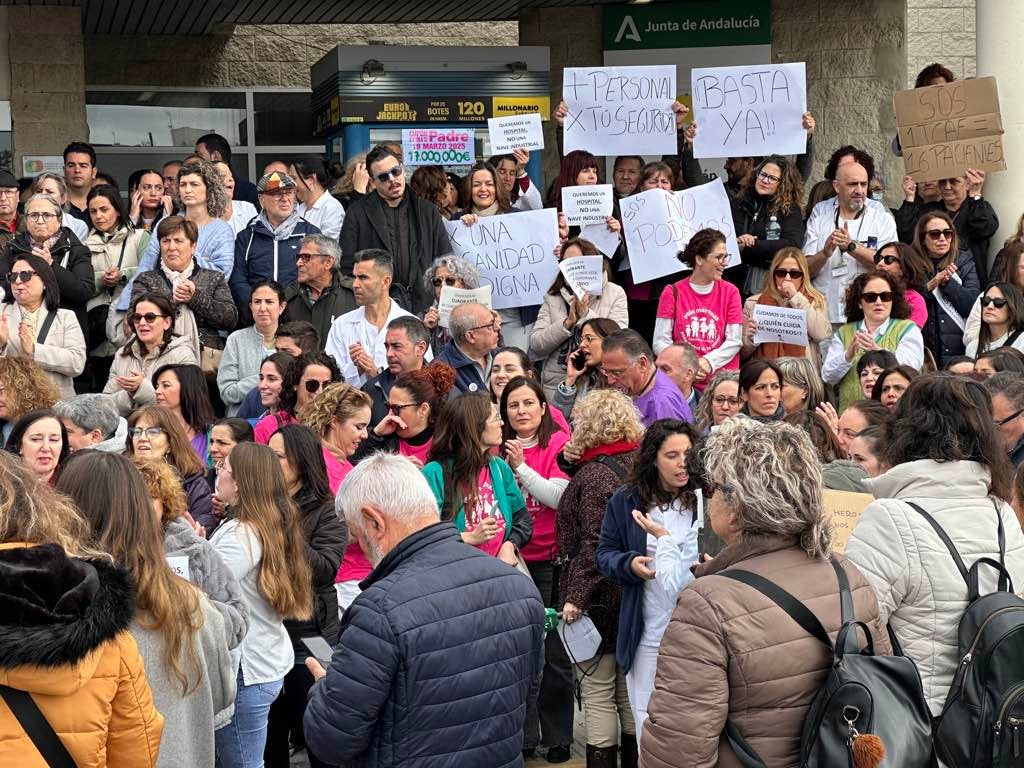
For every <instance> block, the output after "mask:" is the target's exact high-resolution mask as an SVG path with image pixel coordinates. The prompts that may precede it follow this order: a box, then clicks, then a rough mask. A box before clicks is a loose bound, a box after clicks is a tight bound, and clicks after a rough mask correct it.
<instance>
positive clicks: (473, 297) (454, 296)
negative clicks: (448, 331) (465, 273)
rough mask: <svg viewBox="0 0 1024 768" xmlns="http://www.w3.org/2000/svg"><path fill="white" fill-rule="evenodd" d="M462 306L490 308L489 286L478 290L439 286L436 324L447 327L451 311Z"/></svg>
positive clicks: (482, 286)
mask: <svg viewBox="0 0 1024 768" xmlns="http://www.w3.org/2000/svg"><path fill="white" fill-rule="evenodd" d="M463 304H483V305H484V306H485V307H487V308H488V309H490V307H491V286H489V285H481V286H480V287H479V288H455V287H453V286H450V285H442V286H441V297H440V298H439V299H438V300H437V315H438V320H437V324H438V325H440V326H441V327H442V328H447V327H448V319H449V318H450V317H451V316H452V310H453V309H455V308H456V307H461V306H462V305H463Z"/></svg>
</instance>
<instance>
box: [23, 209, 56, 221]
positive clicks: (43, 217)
mask: <svg viewBox="0 0 1024 768" xmlns="http://www.w3.org/2000/svg"><path fill="white" fill-rule="evenodd" d="M25 218H26V219H28V220H29V221H50V220H51V219H56V218H57V214H56V213H49V212H47V211H32V213H26V214H25Z"/></svg>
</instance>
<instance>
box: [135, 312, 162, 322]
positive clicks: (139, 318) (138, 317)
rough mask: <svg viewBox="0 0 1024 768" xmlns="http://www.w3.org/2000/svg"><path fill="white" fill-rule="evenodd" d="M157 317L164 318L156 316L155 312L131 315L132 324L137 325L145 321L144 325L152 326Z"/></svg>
mask: <svg viewBox="0 0 1024 768" xmlns="http://www.w3.org/2000/svg"><path fill="white" fill-rule="evenodd" d="M158 317H164V315H158V314H157V313H156V312H144V313H141V314H140V313H138V312H136V313H135V314H133V315H132V322H133V323H136V324H138V323H141V322H142V321H143V320H145V321H146V325H152V324H153V323H155V322H156V319H157V318H158Z"/></svg>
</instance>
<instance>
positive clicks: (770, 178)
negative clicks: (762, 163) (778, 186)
mask: <svg viewBox="0 0 1024 768" xmlns="http://www.w3.org/2000/svg"><path fill="white" fill-rule="evenodd" d="M757 178H759V179H760V180H761V181H766V182H768V183H769V184H774V183H775V182H777V181H782V177H780V176H772V175H771V174H770V173H765V172H764V171H758V174H757Z"/></svg>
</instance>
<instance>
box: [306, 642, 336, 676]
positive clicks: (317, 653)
mask: <svg viewBox="0 0 1024 768" xmlns="http://www.w3.org/2000/svg"><path fill="white" fill-rule="evenodd" d="M302 644H303V645H304V646H306V650H307V651H309V654H310V655H311V656H312V657H313V658H314V659H316V660H317V661H319V662H320V666H322V667H323V668H324V669H327V667H328V666H329V665H330V663H331V656H333V655H334V649H332V648H331V645H330V643H328V642H327V641H326V640H324V639H323V638H322V637H320V635H314V636H312V637H304V638H302Z"/></svg>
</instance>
